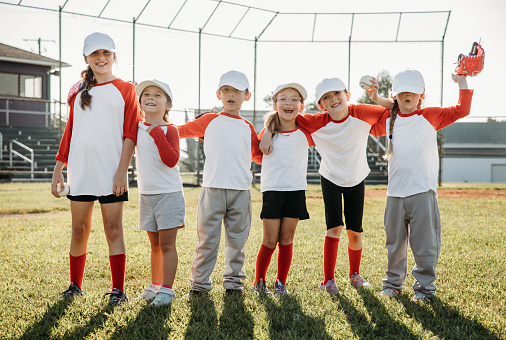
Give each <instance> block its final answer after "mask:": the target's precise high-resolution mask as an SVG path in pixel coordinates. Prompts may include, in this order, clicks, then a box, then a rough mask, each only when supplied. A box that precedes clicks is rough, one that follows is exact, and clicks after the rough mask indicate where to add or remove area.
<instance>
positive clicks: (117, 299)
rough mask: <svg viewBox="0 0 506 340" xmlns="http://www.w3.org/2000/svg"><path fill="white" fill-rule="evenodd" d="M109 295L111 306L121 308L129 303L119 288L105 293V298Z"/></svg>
mask: <svg viewBox="0 0 506 340" xmlns="http://www.w3.org/2000/svg"><path fill="white" fill-rule="evenodd" d="M106 295H109V305H111V306H119V305H122V304H124V303H125V302H128V296H127V295H126V293H123V292H122V291H121V290H119V289H118V288H113V289H112V292H110V293H105V294H104V296H106Z"/></svg>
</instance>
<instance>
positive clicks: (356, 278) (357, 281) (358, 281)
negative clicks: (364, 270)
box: [350, 273, 371, 289]
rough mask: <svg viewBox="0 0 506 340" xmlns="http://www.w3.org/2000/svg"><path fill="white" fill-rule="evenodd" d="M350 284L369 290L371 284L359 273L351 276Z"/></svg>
mask: <svg viewBox="0 0 506 340" xmlns="http://www.w3.org/2000/svg"><path fill="white" fill-rule="evenodd" d="M350 282H351V285H352V286H353V287H355V288H356V289H358V288H369V287H371V284H370V283H369V282H367V281H366V280H365V279H364V278H363V277H362V276H360V274H359V273H355V274H352V275H351V276H350Z"/></svg>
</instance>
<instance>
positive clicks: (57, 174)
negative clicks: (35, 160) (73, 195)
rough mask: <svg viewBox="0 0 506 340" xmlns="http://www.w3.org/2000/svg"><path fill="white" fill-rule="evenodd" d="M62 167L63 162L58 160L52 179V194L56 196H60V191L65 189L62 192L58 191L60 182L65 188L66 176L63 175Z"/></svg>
mask: <svg viewBox="0 0 506 340" xmlns="http://www.w3.org/2000/svg"><path fill="white" fill-rule="evenodd" d="M62 169H63V162H61V161H58V162H56V165H55V167H54V171H53V179H52V180H51V194H52V195H53V196H54V197H56V198H60V192H61V191H63V189H62V190H61V191H60V192H58V191H57V187H58V184H60V186H61V187H62V188H64V183H65V178H64V177H63V173H62Z"/></svg>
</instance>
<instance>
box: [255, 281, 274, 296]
mask: <svg viewBox="0 0 506 340" xmlns="http://www.w3.org/2000/svg"><path fill="white" fill-rule="evenodd" d="M253 289H254V290H255V292H257V293H258V294H272V293H271V292H270V291H269V290H268V289H267V285H266V284H265V281H264V279H260V280H258V282H257V283H256V284H255V285H254V286H253Z"/></svg>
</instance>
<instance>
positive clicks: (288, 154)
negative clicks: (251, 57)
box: [253, 83, 314, 295]
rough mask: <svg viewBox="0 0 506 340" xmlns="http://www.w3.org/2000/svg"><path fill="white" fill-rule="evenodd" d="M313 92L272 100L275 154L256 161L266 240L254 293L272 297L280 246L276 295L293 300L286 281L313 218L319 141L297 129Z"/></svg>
mask: <svg viewBox="0 0 506 340" xmlns="http://www.w3.org/2000/svg"><path fill="white" fill-rule="evenodd" d="M306 98H307V92H306V90H305V89H304V87H302V85H300V84H297V83H288V84H283V85H280V86H278V88H277V89H276V90H275V91H274V94H273V95H272V100H273V108H274V112H273V113H271V114H269V115H267V116H266V119H265V125H266V128H264V129H263V130H262V131H261V132H260V134H259V135H258V138H259V139H261V138H262V136H263V134H264V133H265V131H266V129H269V131H272V132H274V137H273V140H272V143H273V145H274V148H273V152H272V153H271V154H269V155H263V154H262V152H261V151H260V149H257V152H255V155H254V158H253V160H254V161H255V162H256V163H258V164H262V173H261V192H262V198H263V199H262V201H263V205H262V212H261V213H260V218H261V219H262V220H263V238H262V244H261V245H260V249H259V251H258V255H257V260H256V271H255V282H254V289H255V291H257V292H258V293H266V294H270V292H269V290H268V289H267V286H266V284H265V278H266V275H267V270H268V269H269V265H270V263H271V258H272V254H273V253H274V250H276V246H278V267H277V269H278V270H277V276H276V282H275V284H274V292H275V293H276V294H277V295H287V294H288V290H287V288H286V279H287V277H288V272H289V271H290V266H291V263H292V254H293V239H294V236H295V229H296V228H297V224H298V222H299V220H305V219H308V218H309V214H308V212H307V208H306V190H307V180H306V173H307V162H308V148H309V147H310V146H313V145H314V143H313V140H312V138H311V136H310V134H309V132H307V131H306V130H304V129H302V128H300V127H298V126H297V123H296V118H297V116H298V115H299V113H301V112H303V111H304V100H305V99H306Z"/></svg>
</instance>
